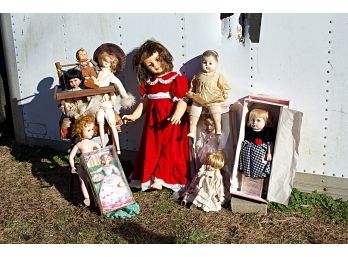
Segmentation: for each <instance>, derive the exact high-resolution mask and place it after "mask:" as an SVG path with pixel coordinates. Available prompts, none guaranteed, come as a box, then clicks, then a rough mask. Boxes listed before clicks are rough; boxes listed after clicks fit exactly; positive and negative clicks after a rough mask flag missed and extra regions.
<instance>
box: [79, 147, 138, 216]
mask: <svg viewBox="0 0 348 257" xmlns="http://www.w3.org/2000/svg"><path fill="white" fill-rule="evenodd" d="M81 157H82V158H81V162H82V163H83V165H84V168H85V170H86V171H87V173H88V176H89V179H90V183H91V186H92V189H93V193H94V197H95V200H96V202H97V203H98V207H99V209H100V211H101V213H102V214H106V215H107V216H112V215H113V216H114V214H115V212H116V211H118V210H122V212H123V213H124V214H125V213H127V215H128V216H127V217H131V216H134V215H136V214H138V213H139V211H140V208H139V206H138V204H137V203H136V202H135V200H134V198H133V194H132V191H131V190H130V188H129V185H128V182H127V179H126V177H125V174H124V171H123V169H122V166H121V163H120V161H119V159H118V158H117V155H116V152H115V149H114V146H108V147H105V148H102V149H100V150H96V151H93V152H89V153H87V154H83V155H82V156H81ZM118 213H119V212H118ZM116 214H117V213H116Z"/></svg>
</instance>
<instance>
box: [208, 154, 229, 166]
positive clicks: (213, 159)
mask: <svg viewBox="0 0 348 257" xmlns="http://www.w3.org/2000/svg"><path fill="white" fill-rule="evenodd" d="M207 164H208V165H210V166H212V167H213V168H214V169H218V170H219V169H221V168H222V167H223V166H224V165H225V154H224V152H223V151H218V152H214V153H208V154H207Z"/></svg>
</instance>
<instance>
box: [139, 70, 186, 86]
mask: <svg viewBox="0 0 348 257" xmlns="http://www.w3.org/2000/svg"><path fill="white" fill-rule="evenodd" d="M178 75H179V74H178V73H173V76H171V77H170V78H168V79H163V78H162V77H159V78H156V79H155V80H154V81H151V80H150V79H149V80H147V81H146V83H147V84H149V85H151V86H153V85H156V84H157V83H158V82H160V83H161V84H169V83H171V82H172V81H173V80H174V79H175V78H176V77H177V76H178Z"/></svg>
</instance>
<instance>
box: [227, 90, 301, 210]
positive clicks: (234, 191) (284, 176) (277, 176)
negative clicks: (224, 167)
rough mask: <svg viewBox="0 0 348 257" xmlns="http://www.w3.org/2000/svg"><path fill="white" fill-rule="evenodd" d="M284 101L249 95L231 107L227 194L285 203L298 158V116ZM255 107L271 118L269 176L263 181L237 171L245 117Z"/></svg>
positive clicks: (299, 116) (243, 136)
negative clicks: (271, 135)
mask: <svg viewBox="0 0 348 257" xmlns="http://www.w3.org/2000/svg"><path fill="white" fill-rule="evenodd" d="M290 105H291V102H290V101H289V100H287V99H280V98H274V97H269V96H265V95H250V96H247V97H244V98H242V99H241V100H240V101H238V102H237V103H235V104H233V105H231V107H230V110H231V117H232V118H231V120H230V121H231V124H230V127H231V130H232V149H233V170H232V176H231V181H230V182H231V186H230V193H231V195H232V197H233V196H237V197H242V198H245V199H250V200H254V201H258V202H265V203H267V202H268V201H273V202H278V203H282V204H287V202H288V200H289V197H290V194H291V191H292V185H293V181H294V176H295V172H296V164H297V158H298V146H299V139H300V128H301V122H302V115H303V114H302V113H301V112H298V111H295V110H291V109H289V107H290ZM255 108H260V109H266V110H268V111H269V113H270V115H271V117H272V119H273V120H272V127H273V129H274V130H275V140H274V142H273V145H274V147H273V150H272V161H271V165H270V166H271V169H270V175H269V176H267V177H265V178H252V177H247V176H245V175H244V174H243V173H242V172H241V171H240V170H239V157H240V154H241V148H242V142H243V141H244V138H245V128H246V123H247V119H248V114H249V112H250V111H251V110H253V109H255Z"/></svg>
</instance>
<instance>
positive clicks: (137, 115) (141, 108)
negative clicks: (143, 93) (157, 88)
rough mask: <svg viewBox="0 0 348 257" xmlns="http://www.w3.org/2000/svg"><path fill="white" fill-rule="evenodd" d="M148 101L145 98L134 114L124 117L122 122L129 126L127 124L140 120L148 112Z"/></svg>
mask: <svg viewBox="0 0 348 257" xmlns="http://www.w3.org/2000/svg"><path fill="white" fill-rule="evenodd" d="M147 101H148V100H147V98H143V99H142V100H141V101H140V103H139V104H138V106H137V108H135V110H134V112H133V113H132V114H128V115H123V116H122V120H124V123H125V124H127V122H132V121H135V120H137V119H139V118H140V117H141V115H142V114H143V113H144V112H145V111H146V106H147Z"/></svg>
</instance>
